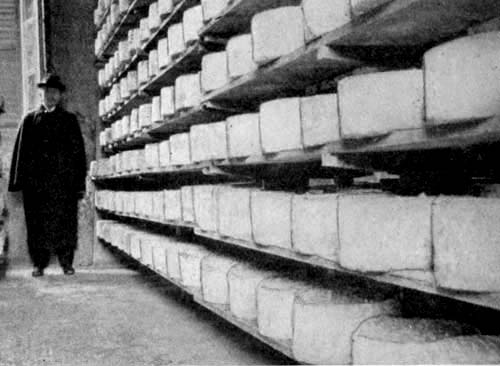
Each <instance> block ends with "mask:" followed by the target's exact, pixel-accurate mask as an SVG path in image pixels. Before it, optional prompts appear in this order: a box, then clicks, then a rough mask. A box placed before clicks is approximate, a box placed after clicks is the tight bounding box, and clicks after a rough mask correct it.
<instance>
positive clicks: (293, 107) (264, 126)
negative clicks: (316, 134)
mask: <svg viewBox="0 0 500 366" xmlns="http://www.w3.org/2000/svg"><path fill="white" fill-rule="evenodd" d="M259 117H260V136H261V141H262V149H263V151H264V153H276V152H279V151H286V150H295V149H301V148H302V133H301V120H300V98H284V99H276V100H272V101H270V102H266V103H263V104H262V105H261V106H260V115H259Z"/></svg>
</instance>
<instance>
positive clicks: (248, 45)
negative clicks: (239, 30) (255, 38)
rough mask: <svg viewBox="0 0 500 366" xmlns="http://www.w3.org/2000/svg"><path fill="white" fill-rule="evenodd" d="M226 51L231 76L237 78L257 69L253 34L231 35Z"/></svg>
mask: <svg viewBox="0 0 500 366" xmlns="http://www.w3.org/2000/svg"><path fill="white" fill-rule="evenodd" d="M226 53H227V69H228V74H229V78H231V79H235V78H238V77H240V76H242V75H246V74H249V73H251V72H253V71H255V70H257V68H258V65H257V64H256V63H255V61H254V60H253V43H252V35H251V34H242V35H239V36H235V37H231V38H230V39H229V41H228V42H227V45H226Z"/></svg>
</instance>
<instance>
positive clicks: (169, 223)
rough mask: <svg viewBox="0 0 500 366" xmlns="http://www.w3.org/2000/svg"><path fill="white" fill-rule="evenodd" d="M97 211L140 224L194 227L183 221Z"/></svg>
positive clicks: (102, 210)
mask: <svg viewBox="0 0 500 366" xmlns="http://www.w3.org/2000/svg"><path fill="white" fill-rule="evenodd" d="M98 211H100V212H104V213H106V214H108V215H112V216H114V217H118V218H122V217H125V218H128V219H134V220H139V221H142V222H152V223H155V224H161V225H165V226H172V227H182V228H188V229H192V228H194V226H195V225H194V224H193V223H187V222H183V221H174V220H159V219H155V218H151V217H143V216H139V215H132V214H127V213H123V212H115V211H109V210H104V209H98Z"/></svg>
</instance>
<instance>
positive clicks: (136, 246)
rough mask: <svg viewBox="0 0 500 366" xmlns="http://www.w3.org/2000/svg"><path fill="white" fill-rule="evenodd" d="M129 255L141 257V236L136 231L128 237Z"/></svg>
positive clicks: (135, 257) (136, 257)
mask: <svg viewBox="0 0 500 366" xmlns="http://www.w3.org/2000/svg"><path fill="white" fill-rule="evenodd" d="M130 256H131V257H132V258H134V259H136V260H140V259H141V237H140V236H139V234H138V233H134V235H133V236H132V237H131V238H130Z"/></svg>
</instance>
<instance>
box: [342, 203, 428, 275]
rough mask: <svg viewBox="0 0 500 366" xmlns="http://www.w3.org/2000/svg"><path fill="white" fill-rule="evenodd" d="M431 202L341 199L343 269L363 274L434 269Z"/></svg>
mask: <svg viewBox="0 0 500 366" xmlns="http://www.w3.org/2000/svg"><path fill="white" fill-rule="evenodd" d="M432 201H433V200H432V199H430V198H425V197H393V196H385V195H377V194H373V195H352V196H340V197H339V211H338V212H339V213H338V215H339V218H338V222H339V238H340V253H339V257H340V264H341V266H343V267H345V268H348V269H351V270H355V271H362V272H391V271H400V270H417V271H425V270H430V269H431V258H432V249H431V243H432V238H431V208H432Z"/></svg>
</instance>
